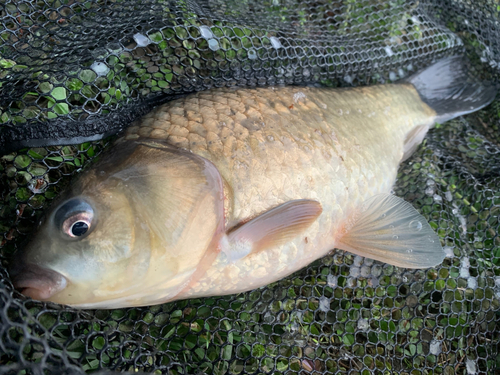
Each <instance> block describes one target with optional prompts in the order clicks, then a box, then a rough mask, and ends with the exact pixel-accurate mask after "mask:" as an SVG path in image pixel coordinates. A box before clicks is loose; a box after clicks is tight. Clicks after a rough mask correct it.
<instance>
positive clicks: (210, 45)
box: [208, 39, 220, 51]
mask: <svg viewBox="0 0 500 375" xmlns="http://www.w3.org/2000/svg"><path fill="white" fill-rule="evenodd" d="M208 48H210V49H211V50H212V51H217V50H218V49H219V48H220V47H219V42H218V41H217V39H209V40H208Z"/></svg>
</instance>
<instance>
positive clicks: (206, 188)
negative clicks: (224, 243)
mask: <svg viewBox="0 0 500 375" xmlns="http://www.w3.org/2000/svg"><path fill="white" fill-rule="evenodd" d="M47 218H48V219H47V220H46V221H45V222H44V223H43V224H42V225H41V227H40V228H39V229H38V231H37V233H36V235H35V237H34V238H33V240H32V241H31V243H30V244H29V245H28V246H27V247H26V248H25V249H23V250H22V251H21V253H20V254H19V255H18V257H17V259H15V260H14V264H16V266H15V267H14V273H15V274H16V275H15V278H14V279H15V281H17V283H18V284H19V285H23V283H24V284H26V280H27V278H28V272H26V271H24V272H23V270H27V269H29V268H30V265H33V264H35V265H36V267H37V268H41V269H46V270H50V271H51V272H56V273H59V274H61V275H63V276H64V278H65V279H66V280H67V286H66V287H65V288H64V289H63V290H61V291H59V290H58V292H57V293H55V294H53V295H50V296H49V297H48V298H46V299H47V300H50V301H54V302H58V303H62V304H70V305H73V306H76V307H85V308H116V307H122V306H139V305H149V304H152V303H158V301H166V300H170V299H172V298H174V297H175V296H176V295H177V294H178V293H179V292H180V291H181V290H182V289H183V287H184V286H185V285H187V284H188V283H189V282H190V281H192V280H191V279H192V277H193V275H194V276H195V277H198V276H197V273H196V271H197V270H199V269H200V268H201V269H206V268H207V266H206V264H207V263H210V262H211V261H212V260H213V259H214V258H215V255H216V253H217V248H216V246H213V244H214V243H216V242H217V238H218V236H220V235H221V234H222V231H223V223H224V215H223V194H222V181H221V177H220V175H219V172H218V171H217V169H216V168H215V166H213V165H212V164H211V163H210V162H208V161H207V160H205V159H204V158H202V157H199V156H197V155H195V154H192V153H190V152H188V151H183V150H179V149H177V148H173V147H171V146H169V145H168V144H166V143H164V142H161V141H156V140H155V141H149V140H141V141H122V142H121V143H118V144H117V145H116V146H115V147H113V148H112V149H111V150H109V151H108V153H107V154H103V155H102V156H101V161H99V162H98V163H96V164H95V165H94V166H92V168H91V169H89V170H87V171H85V172H83V173H82V175H81V176H80V177H79V178H78V179H77V180H76V181H75V183H74V184H73V185H72V187H71V189H70V190H69V191H68V192H67V193H66V194H65V195H64V197H63V198H61V199H60V200H59V201H58V203H57V204H55V206H54V208H53V209H52V210H51V211H50V212H49V214H48V215H47ZM198 273H200V272H199V271H198ZM29 277H30V280H33V279H34V278H33V275H31V276H29ZM40 277H42V276H40ZM36 285H44V284H43V283H39V282H38V283H37V284H36ZM38 295H39V296H45V295H47V294H43V293H39V294H38Z"/></svg>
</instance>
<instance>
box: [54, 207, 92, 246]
mask: <svg viewBox="0 0 500 375" xmlns="http://www.w3.org/2000/svg"><path fill="white" fill-rule="evenodd" d="M54 219H55V222H56V225H57V226H59V228H61V231H62V232H63V233H64V234H65V235H67V236H69V237H70V238H77V237H82V236H83V235H85V234H86V233H87V232H88V231H89V230H90V228H91V227H92V221H93V219H94V210H93V209H92V206H91V205H90V204H89V203H87V202H86V201H84V200H83V199H79V198H76V199H71V200H69V201H67V202H66V203H64V204H63V205H61V207H59V208H58V209H57V211H56V214H55V218H54Z"/></svg>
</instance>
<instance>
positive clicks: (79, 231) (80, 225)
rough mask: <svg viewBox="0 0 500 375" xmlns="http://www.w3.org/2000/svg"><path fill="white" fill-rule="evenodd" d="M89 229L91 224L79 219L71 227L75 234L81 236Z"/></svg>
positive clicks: (72, 232)
mask: <svg viewBox="0 0 500 375" xmlns="http://www.w3.org/2000/svg"><path fill="white" fill-rule="evenodd" d="M88 230H89V226H88V224H87V223H86V222H85V221H77V222H76V223H75V224H73V226H72V227H71V234H73V236H77V237H80V236H83V235H84V234H85V233H86V232H87V231H88Z"/></svg>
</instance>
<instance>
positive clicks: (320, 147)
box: [125, 84, 436, 298]
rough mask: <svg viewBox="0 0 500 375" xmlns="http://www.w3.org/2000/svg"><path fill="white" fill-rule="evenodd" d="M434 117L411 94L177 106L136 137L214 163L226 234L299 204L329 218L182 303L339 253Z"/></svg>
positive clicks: (206, 99) (306, 91)
mask: <svg viewBox="0 0 500 375" xmlns="http://www.w3.org/2000/svg"><path fill="white" fill-rule="evenodd" d="M435 116H436V113H435V112H434V111H433V110H432V109H431V108H430V107H429V106H428V105H427V104H425V103H424V102H423V101H422V100H421V99H420V97H419V95H418V93H417V91H416V90H415V89H414V88H413V86H411V85H399V84H395V85H383V86H372V87H365V88H349V89H329V88H311V87H270V88H257V89H231V88H223V89H213V90H209V91H205V92H200V93H196V94H193V95H191V96H188V97H186V98H183V99H179V100H176V101H172V102H170V103H168V104H166V105H164V106H161V107H159V108H157V109H156V110H155V111H153V112H151V113H149V114H148V115H146V116H145V117H143V118H142V119H141V120H140V121H138V122H136V123H135V124H134V125H133V126H132V127H130V128H129V129H128V131H127V133H126V135H125V137H126V138H127V139H137V138H156V139H164V140H167V142H169V143H170V144H172V145H174V146H177V147H182V148H186V149H189V150H191V151H192V152H194V153H196V154H198V155H200V156H202V157H204V158H206V159H208V160H210V161H211V162H212V163H213V164H214V165H215V166H216V167H217V168H218V170H219V172H220V174H221V175H222V177H223V179H224V182H225V190H226V191H225V196H226V202H225V205H226V207H225V209H226V227H227V228H231V227H232V226H234V225H236V224H238V223H241V222H242V221H246V220H249V219H251V218H253V217H255V216H257V215H259V214H261V213H263V212H265V211H267V210H269V209H270V208H273V207H276V206H277V205H280V204H282V203H285V202H287V201H290V200H295V199H313V200H316V201H318V202H320V203H321V205H322V208H323V212H322V214H321V215H320V217H319V218H318V219H317V220H316V222H315V223H314V224H313V225H312V226H311V227H310V228H308V230H307V231H306V232H305V233H302V235H301V236H300V237H299V238H296V239H295V240H294V241H291V242H290V243H287V244H285V245H283V246H280V247H277V248H275V249H271V250H270V251H265V252H260V253H256V254H250V255H248V256H247V257H246V258H245V259H243V260H242V261H240V262H238V264H234V263H231V262H229V261H228V260H227V259H226V258H225V256H224V254H221V255H220V256H219V257H218V258H217V260H216V261H215V263H214V264H213V265H212V266H211V267H210V268H209V269H208V271H207V273H206V275H205V276H204V277H202V278H201V279H200V280H198V281H197V282H196V283H194V284H193V285H191V287H190V289H189V290H186V291H184V294H183V295H182V296H179V297H183V298H187V297H194V296H203V295H213V294H230V293H236V292H241V291H245V290H250V289H253V288H256V287H259V286H262V285H266V284H268V283H270V282H273V281H276V280H278V279H280V278H282V277H284V276H286V275H289V274H290V273H292V272H294V271H296V270H298V269H300V268H302V267H304V266H306V265H307V264H309V263H310V262H312V261H313V260H315V259H318V258H320V257H321V256H323V255H325V254H326V253H328V251H330V250H332V249H333V248H334V247H335V240H336V238H338V237H339V234H340V232H341V230H342V228H343V226H344V224H345V223H346V221H347V220H348V219H349V218H350V217H351V216H352V215H353V214H354V213H355V212H356V211H357V210H358V209H359V207H360V206H361V204H362V202H363V201H365V200H366V199H368V198H370V197H371V196H373V195H375V194H380V193H388V192H390V190H391V187H392V186H393V184H394V181H395V179H396V174H397V169H398V165H399V163H400V162H401V159H402V157H403V150H404V144H405V139H406V136H407V134H408V133H409V132H410V131H411V130H413V129H415V128H416V127H417V126H421V125H430V124H432V123H433V121H434V118H435Z"/></svg>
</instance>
